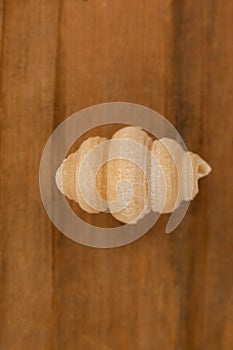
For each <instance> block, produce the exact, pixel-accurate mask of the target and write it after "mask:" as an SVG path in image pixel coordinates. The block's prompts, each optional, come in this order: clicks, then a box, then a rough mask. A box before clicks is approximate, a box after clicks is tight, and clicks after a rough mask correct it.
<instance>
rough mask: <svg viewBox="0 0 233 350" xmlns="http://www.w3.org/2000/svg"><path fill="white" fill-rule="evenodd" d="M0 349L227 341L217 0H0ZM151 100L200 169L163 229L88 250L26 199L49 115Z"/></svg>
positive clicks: (224, 132) (212, 347)
mask: <svg viewBox="0 0 233 350" xmlns="http://www.w3.org/2000/svg"><path fill="white" fill-rule="evenodd" d="M0 8H1V16H0V18H1V20H0V22H1V23H0V36H1V43H2V44H1V141H0V142H1V172H0V176H1V177H0V178H1V237H0V242H1V243H0V334H1V338H0V349H1V350H27V349H30V350H32V349H33V350H37V349H38V350H47V349H52V350H54V349H59V350H66V349H67V350H73V349H78V350H79V349H80V350H89V349H90V350H110V349H112V350H119V349H120V350H121V349H122V350H131V349H132V350H157V349H158V350H167V349H169V350H173V349H174V350H202V349H203V350H231V349H233V283H232V282H233V267H232V265H233V264H232V262H233V261H232V260H233V259H232V258H233V254H232V253H233V235H232V227H233V222H232V195H233V191H232V175H233V174H232V133H233V123H232V120H233V115H232V110H233V98H232V91H233V68H232V67H233V65H232V58H233V57H232V54H233V44H232V42H233V40H232V38H233V26H232V18H233V3H232V1H231V0H223V1H221V0H218V1H217V0H204V1H203V0H192V1H191V0H187V1H182V0H164V1H161V0H147V1H140V0H125V1H120V0H86V1H84V0H60V1H59V0H38V1H33V0H0ZM108 101H128V102H134V103H138V104H142V105H145V106H148V107H151V108H153V109H155V110H157V111H158V112H160V113H162V114H163V115H165V116H166V117H167V118H168V119H169V120H170V121H171V122H172V123H173V124H174V125H175V126H176V128H177V129H178V130H179V132H180V133H181V135H182V136H183V138H184V140H185V142H186V144H187V146H188V148H189V149H190V150H192V151H194V152H198V153H200V154H201V155H202V156H203V157H204V158H205V159H206V160H208V162H209V163H210V164H211V166H212V168H213V172H212V173H211V175H210V176H208V178H205V179H204V180H202V181H201V191H200V194H199V195H198V197H197V198H196V199H195V201H193V203H192V205H191V207H190V209H189V211H188V215H186V217H185V219H184V221H183V222H182V224H181V225H180V226H179V227H178V228H177V229H176V231H175V232H174V233H173V234H171V235H165V234H164V228H165V225H166V222H167V219H168V217H167V216H163V217H161V218H160V220H159V222H158V223H157V224H156V226H155V227H154V228H153V229H152V230H151V231H150V232H149V233H148V234H146V235H145V236H144V237H142V238H141V239H139V240H138V241H136V242H134V243H132V244H130V245H127V246H124V247H120V248H116V249H107V250H104V249H94V248H89V247H85V246H81V245H79V244H77V243H75V242H72V241H71V240H69V239H67V238H66V237H65V236H63V235H62V234H61V233H60V232H58V231H57V230H56V229H55V228H54V226H53V225H52V224H51V223H50V221H49V218H48V217H47V215H46V213H45V211H44V209H43V206H42V203H41V199H40V193H39V188H38V167H39V162H40V157H41V153H42V150H43V147H44V145H45V143H46V141H47V139H48V137H49V135H50V134H51V132H52V131H53V130H54V128H55V127H56V126H57V125H58V124H59V123H60V122H61V121H63V120H64V119H65V118H67V117H68V116H70V115H71V114H72V113H74V112H76V111H78V110H80V109H82V108H84V107H87V106H91V105H93V104H98V103H102V102H108Z"/></svg>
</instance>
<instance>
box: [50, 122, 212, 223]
mask: <svg viewBox="0 0 233 350" xmlns="http://www.w3.org/2000/svg"><path fill="white" fill-rule="evenodd" d="M106 141H107V139H106V138H101V137H98V136H97V137H90V138H89V139H87V140H86V141H84V142H83V143H82V144H81V146H80V147H79V149H78V150H77V151H76V152H74V153H72V154H71V155H69V156H68V157H67V158H66V159H65V160H64V161H63V163H62V164H61V166H60V167H59V169H58V170H57V173H56V183H57V187H58V188H59V190H60V191H61V192H62V193H63V194H64V195H65V196H67V197H68V198H69V199H71V200H74V201H76V202H77V203H78V204H79V205H80V207H81V208H82V209H83V210H85V211H87V212H88V213H97V212H101V211H109V212H110V213H111V214H112V215H113V216H114V217H115V218H116V219H117V220H119V221H121V222H123V223H136V222H137V221H138V220H139V219H141V218H143V217H144V216H145V215H146V214H147V213H148V212H150V211H151V210H153V211H155V212H159V213H171V212H172V211H174V210H175V209H176V208H177V207H179V205H180V203H181V202H182V201H183V200H186V201H188V200H191V199H193V198H194V197H195V196H196V194H197V193H198V191H199V189H198V180H199V179H200V178H202V177H204V176H206V175H208V174H209V172H210V171H211V168H210V166H209V165H208V164H207V163H206V162H205V161H204V160H203V159H202V158H201V157H200V156H199V155H197V154H195V153H192V152H186V151H184V150H183V148H182V147H181V145H180V144H179V143H177V142H176V141H175V140H173V139H169V138H162V139H160V140H155V141H154V142H153V141H152V139H151V138H150V137H149V135H148V134H147V133H146V132H145V131H143V130H142V129H141V128H139V127H135V126H130V127H125V128H122V129H120V130H118V131H117V132H116V133H115V134H114V135H113V137H112V139H111V140H108V141H107V142H106ZM96 146H99V147H96ZM95 149H98V154H97V155H96V157H95V154H94V151H95ZM92 152H93V156H92V158H90V159H91V160H90V159H89V163H88V164H85V161H88V156H89V155H91V153H92ZM86 156H87V157H86ZM83 162H84V163H83ZM83 164H84V165H86V167H85V166H84V167H83ZM99 164H103V166H102V167H99ZM87 165H88V166H87ZM98 167H99V168H98ZM80 169H81V170H82V169H83V171H84V172H85V173H84V174H83V173H82V174H81V175H82V176H80V173H81V171H80ZM97 170H98V171H97ZM93 180H95V183H94V186H93ZM119 184H120V186H119Z"/></svg>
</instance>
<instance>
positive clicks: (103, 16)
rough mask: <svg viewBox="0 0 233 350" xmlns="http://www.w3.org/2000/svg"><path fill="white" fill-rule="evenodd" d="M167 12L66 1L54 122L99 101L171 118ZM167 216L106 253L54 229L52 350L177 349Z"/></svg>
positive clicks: (165, 8) (153, 4)
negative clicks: (135, 106) (147, 108)
mask: <svg viewBox="0 0 233 350" xmlns="http://www.w3.org/2000/svg"><path fill="white" fill-rule="evenodd" d="M172 15H173V12H172V5H171V3H170V2H166V3H161V2H160V1H157V0H156V1H155V0H149V1H147V3H146V6H145V4H144V3H143V2H140V1H136V2H135V1H132V0H127V1H125V2H124V4H122V3H120V2H119V1H111V2H108V1H86V2H85V1H75V0H69V1H64V2H63V6H62V10H61V37H60V46H59V49H60V52H59V64H58V70H57V72H58V76H57V94H56V125H57V124H58V123H60V122H61V121H62V120H63V119H64V118H65V117H68V116H69V115H71V114H72V113H74V112H76V111H78V110H80V109H81V108H84V107H87V106H90V105H93V104H97V103H101V102H106V101H129V102H135V103H139V104H143V105H147V106H150V107H153V108H155V109H156V110H158V111H160V112H162V113H164V112H165V109H169V110H170V111H171V113H170V114H171V120H172V117H173V115H172V111H173V104H172V103H171V104H170V105H169V104H167V102H166V101H167V97H168V96H167V91H170V90H172V86H170V84H173V81H172V74H171V70H170V66H171V58H172V50H173V36H172V23H173V22H172V20H173V19H172ZM170 80H171V81H170ZM166 220H167V218H163V219H162V220H161V221H160V222H159V223H158V225H156V228H155V229H154V230H153V232H150V233H148V234H147V235H146V236H145V237H143V238H142V239H140V240H139V241H137V242H134V243H133V244H131V245H128V246H125V247H121V248H117V249H110V250H104V249H99V250H96V249H93V248H88V247H84V246H80V245H79V244H76V243H74V242H72V241H70V240H68V239H67V238H65V237H64V236H63V235H61V234H60V233H59V232H57V231H55V232H54V234H55V242H54V254H55V256H54V268H55V270H54V290H55V291H56V293H55V295H54V312H55V331H56V335H55V337H54V339H56V344H55V348H58V349H69V350H72V349H87V350H88V349H96V348H98V349H100V350H101V349H129V350H130V349H154V348H155V346H156V348H158V349H177V347H178V318H179V303H178V298H179V295H178V286H177V283H176V281H177V277H178V276H177V272H176V270H175V269H174V268H173V265H174V263H175V260H174V245H175V241H174V239H173V238H172V236H170V237H168V236H166V235H165V234H163V232H164V228H165V222H166Z"/></svg>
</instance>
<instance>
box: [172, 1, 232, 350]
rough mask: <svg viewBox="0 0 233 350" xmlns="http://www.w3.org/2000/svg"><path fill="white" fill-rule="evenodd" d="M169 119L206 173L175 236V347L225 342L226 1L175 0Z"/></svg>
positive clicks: (228, 217) (228, 235)
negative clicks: (172, 109)
mask: <svg viewBox="0 0 233 350" xmlns="http://www.w3.org/2000/svg"><path fill="white" fill-rule="evenodd" d="M176 5H177V6H175V7H174V19H175V37H176V43H177V44H176V54H175V56H174V64H175V66H176V74H177V82H178V84H177V94H176V96H177V97H176V98H177V101H176V103H177V118H176V125H177V128H178V130H180V131H181V133H182V135H183V136H184V139H185V141H187V145H188V146H189V148H190V149H193V150H194V151H195V152H198V153H200V154H202V155H203V157H204V158H206V159H207V160H208V161H209V163H210V165H211V166H212V167H213V173H212V174H211V175H210V176H209V177H208V178H206V179H205V180H202V183H201V192H200V194H199V196H198V197H197V198H196V199H195V201H193V203H192V204H191V207H190V209H189V213H188V215H187V216H186V218H185V220H184V222H183V223H182V226H181V227H180V229H179V230H177V233H176V234H175V235H174V239H176V236H178V237H179V238H178V240H177V258H176V260H177V261H178V271H179V285H180V326H179V328H180V330H181V331H180V347H181V348H182V349H193V350H194V349H208V350H209V349H210V350H212V349H213V350H214V349H226V350H227V349H231V348H232V346H233V345H232V344H233V343H232V342H233V337H232V332H231V331H230V329H232V327H233V322H232V310H233V309H232V308H233V300H232V280H233V269H232V264H231V262H230V260H231V259H232V252H233V251H232V247H233V237H232V224H233V222H232V214H231V210H230V208H231V204H230V201H231V198H232V189H233V188H232V184H231V181H232V180H231V179H232V160H231V158H232V157H231V154H230V152H229V151H226V150H229V148H232V131H233V124H232V116H231V111H232V107H233V104H232V96H231V90H232V78H231V77H232V65H231V60H232V53H233V46H232V43H231V40H230V37H232V34H233V27H232V20H231V18H232V14H233V5H232V3H231V2H230V1H226V2H225V3H224V7H223V6H221V4H220V3H219V2H217V1H207V2H203V1H196V2H183V3H178V2H177V3H176Z"/></svg>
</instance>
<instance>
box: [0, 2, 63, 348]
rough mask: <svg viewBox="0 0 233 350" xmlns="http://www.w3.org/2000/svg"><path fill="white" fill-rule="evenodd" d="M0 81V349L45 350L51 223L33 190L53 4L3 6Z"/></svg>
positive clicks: (48, 121)
mask: <svg viewBox="0 0 233 350" xmlns="http://www.w3.org/2000/svg"><path fill="white" fill-rule="evenodd" d="M3 20H4V25H3V28H4V33H3V34H4V40H3V46H2V75H1V150H2V152H1V174H0V176H1V286H2V288H1V295H0V298H1V313H0V314H1V317H0V318H1V326H0V332H1V343H0V344H1V345H0V348H1V349H4V350H5V349H7V350H11V349H12V350H13V349H14V350H15V349H25V350H26V349H38V350H39V349H40V350H41V349H49V348H51V336H52V331H51V328H52V292H53V289H52V246H51V242H52V241H51V224H50V222H49V220H48V218H47V216H46V214H45V211H44V210H43V207H42V205H41V200H40V194H39V186H38V170H39V161H40V156H41V153H42V150H43V147H44V145H45V142H46V140H47V138H48V136H49V133H50V132H51V131H52V126H53V107H54V85H55V64H56V37H57V21H58V2H57V1H49V2H48V1H43V0H42V1H6V2H5V8H4V18H3Z"/></svg>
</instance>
